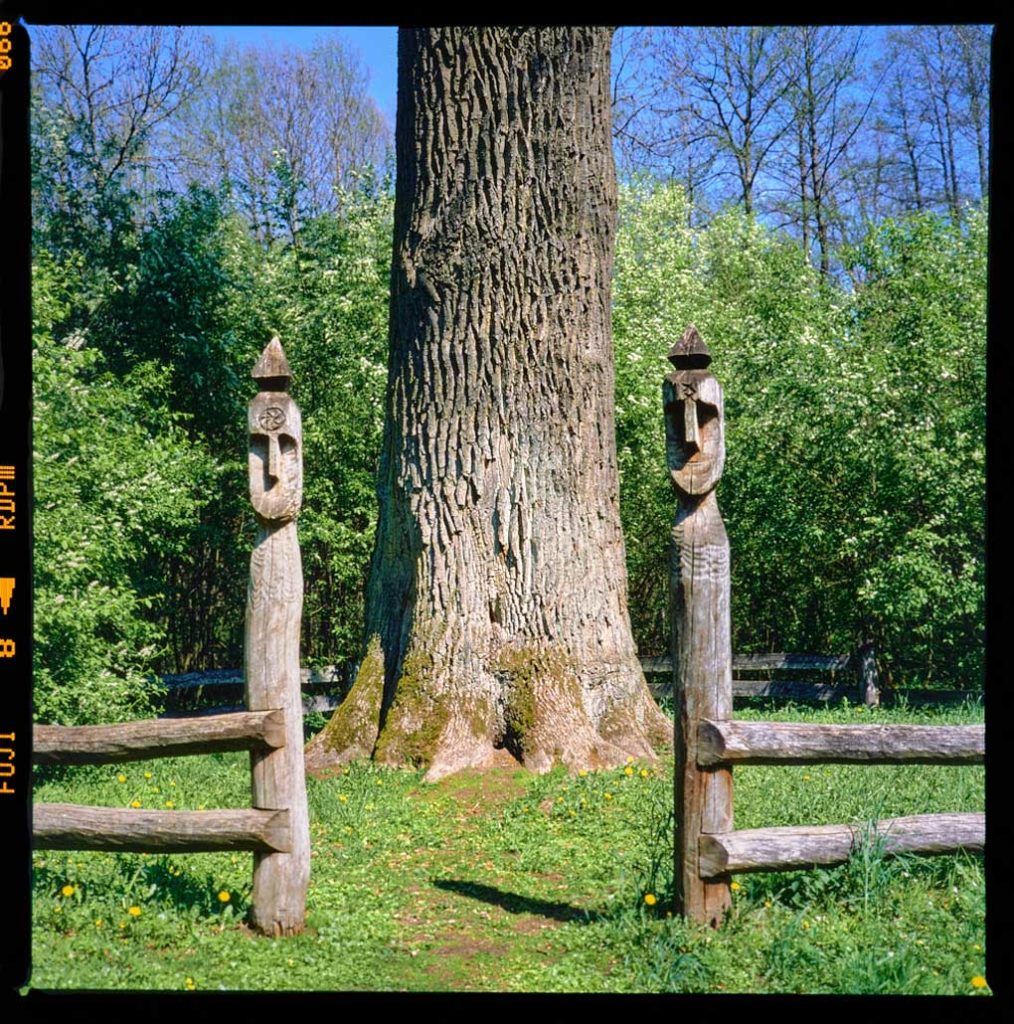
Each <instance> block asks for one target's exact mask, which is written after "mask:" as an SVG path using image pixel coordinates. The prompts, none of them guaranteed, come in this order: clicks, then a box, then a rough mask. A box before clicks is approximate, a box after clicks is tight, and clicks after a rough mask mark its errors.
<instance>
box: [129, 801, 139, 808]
mask: <svg viewBox="0 0 1014 1024" xmlns="http://www.w3.org/2000/svg"><path fill="white" fill-rule="evenodd" d="M130 806H131V807H140V806H141V801H140V800H131V801H130Z"/></svg>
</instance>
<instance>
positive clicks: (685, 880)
mask: <svg viewBox="0 0 1014 1024" xmlns="http://www.w3.org/2000/svg"><path fill="white" fill-rule="evenodd" d="M669 358H670V360H672V362H673V364H674V365H675V367H676V372H675V373H673V374H670V375H669V376H668V377H667V378H666V382H665V386H664V388H663V404H664V411H665V420H666V450H667V461H668V465H669V470H670V475H671V477H672V480H673V483H674V485H675V490H676V492H677V496H678V499H679V507H678V510H677V513H676V517H675V521H674V525H673V531H672V538H673V545H672V559H671V569H670V599H671V605H672V617H671V618H672V625H673V632H672V640H671V645H672V656H671V658H670V659H668V661H669V666H670V668H671V671H672V674H673V675H672V678H673V693H674V703H675V712H676V716H675V717H676V801H675V820H676V837H675V862H676V863H675V868H676V874H675V881H676V885H675V888H676V909H677V911H678V912H679V913H681V914H683V915H684V916H686V917H688V918H690V919H692V920H695V921H698V922H707V923H709V924H710V925H712V926H713V927H715V926H717V925H718V924H719V923H720V922H721V920H722V919H723V917H724V915H725V912H726V911H727V910H728V908H729V907H730V906H731V890H730V885H731V876H732V875H733V874H735V873H737V872H742V871H785V870H790V869H794V868H806V867H812V866H814V865H817V864H835V863H841V862H843V861H845V860H847V859H848V857H849V856H850V854H851V852H852V851H853V850H854V849H855V848H856V846H857V844H858V843H860V842H861V841H862V839H863V836H864V833H865V832H866V831H867V830H866V829H865V828H864V827H863V826H858V825H820V826H801V827H800V826H790V827H780V828H758V829H740V830H735V829H734V828H733V790H732V767H733V765H745V764H815V763H830V762H833V763H853V764H855V763H859V764H980V763H982V762H983V761H984V759H985V729H984V727H983V726H916V725H894V726H890V725H813V724H809V723H795V722H767V721H765V722H737V721H734V720H733V716H732V698H733V694H734V692H735V688H734V684H733V680H732V670H733V667H734V666H737V663H738V667H746V668H787V667H792V666H791V665H790V664H788V663H787V661H789V660H791V659H802V658H805V659H807V661H808V664H806V665H805V667H808V668H809V667H822V668H823V667H830V665H825V664H823V663H822V664H820V665H819V666H818V665H814V664H813V663H814V662H816V661H821V662H826V661H827V659H819V658H814V657H813V656H800V655H761V656H753V657H751V658H748V659H737V661H736V662H734V660H733V658H732V653H731V646H730V625H729V547H728V540H727V538H726V534H725V528H724V525H723V523H722V520H721V516H720V514H719V512H718V506H717V503H716V501H715V494H714V490H715V486H716V484H717V483H718V480H719V478H720V476H721V470H722V466H723V465H724V461H725V450H724V410H723V396H722V390H721V387H720V386H719V385H718V383H717V381H716V380H715V378H714V377H713V376H712V375H711V373H710V371H708V370H707V369H706V367H707V365H708V364H709V363H710V355H708V353H707V349H706V347H705V346H704V343H703V341H702V340H701V338H700V336H699V335H698V334H697V331H696V329H695V328H693V327H691V328H689V329H688V331H687V332H686V334H684V336H683V338H682V339H681V340H680V341H679V342H678V343H677V345H676V346H675V347H674V348H673V350H672V352H671V353H670V355H669ZM854 661H858V663H859V664H860V666H862V665H863V664H864V662H865V664H866V665H867V666H868V665H869V664H870V662H872V650H871V649H869V648H868V646H867V647H866V648H861V649H860V657H859V658H857V659H854ZM796 664H797V665H798V666H799V667H803V664H802V662H800V661H798V660H797V661H796ZM844 664H845V662H842V663H841V667H844ZM860 678H861V681H862V686H863V694H864V700H869V699H870V697H871V692H872V691H875V677H873V676H872V675H871V673H870V670H869V668H866V669H865V670H862V669H861V670H860ZM871 684H872V685H871ZM873 831H874V832H875V833H876V835H877V836H878V837H880V838H881V840H882V842H883V849H884V851H885V852H887V853H897V852H901V851H906V852H909V853H926V854H928V853H951V852H955V851H957V850H962V849H964V850H982V849H983V848H984V846H985V831H986V829H985V815H984V814H979V813H971V814H969V813H960V814H925V815H917V816H913V817H905V818H891V819H886V820H883V821H879V822H876V823H875V824H874V827H873Z"/></svg>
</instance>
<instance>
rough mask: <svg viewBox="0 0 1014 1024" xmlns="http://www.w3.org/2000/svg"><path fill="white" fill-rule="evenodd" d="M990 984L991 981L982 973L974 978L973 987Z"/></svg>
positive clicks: (982, 986) (983, 986)
mask: <svg viewBox="0 0 1014 1024" xmlns="http://www.w3.org/2000/svg"><path fill="white" fill-rule="evenodd" d="M988 984H989V983H988V982H987V981H986V979H985V978H984V977H983V976H982V975H981V974H977V975H976V976H975V977H974V978H972V988H985V987H986V986H987V985H988Z"/></svg>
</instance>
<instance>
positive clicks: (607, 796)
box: [605, 793, 613, 800]
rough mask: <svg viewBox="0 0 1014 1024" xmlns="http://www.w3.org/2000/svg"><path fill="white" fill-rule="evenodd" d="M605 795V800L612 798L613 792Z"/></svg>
mask: <svg viewBox="0 0 1014 1024" xmlns="http://www.w3.org/2000/svg"><path fill="white" fill-rule="evenodd" d="M605 797H606V799H607V800H612V798H613V794H612V793H606V794H605Z"/></svg>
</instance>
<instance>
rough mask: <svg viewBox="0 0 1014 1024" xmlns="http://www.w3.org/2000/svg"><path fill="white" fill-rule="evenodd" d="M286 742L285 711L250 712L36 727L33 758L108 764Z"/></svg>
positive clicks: (33, 730)
mask: <svg viewBox="0 0 1014 1024" xmlns="http://www.w3.org/2000/svg"><path fill="white" fill-rule="evenodd" d="M284 744H285V726H284V717H283V715H282V712H281V711H277V710H275V711H248V712H241V713H239V714H230V715H202V716H191V717H189V718H179V719H175V720H173V721H165V720H164V719H157V718H156V719H146V720H144V721H141V722H124V723H121V724H119V725H79V726H64V725H36V726H35V727H34V728H33V729H32V747H33V749H32V760H33V761H34V762H35V763H36V764H102V763H105V762H107V761H143V760H145V759H147V758H151V757H177V756H180V755H183V754H208V753H212V752H213V751H220V750H250V749H252V748H263V749H272V748H275V747H281V746H283V745H284Z"/></svg>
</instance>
